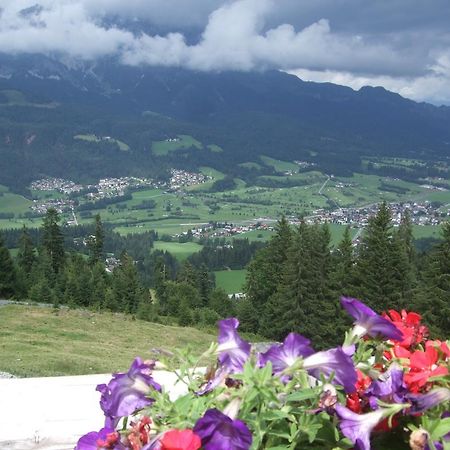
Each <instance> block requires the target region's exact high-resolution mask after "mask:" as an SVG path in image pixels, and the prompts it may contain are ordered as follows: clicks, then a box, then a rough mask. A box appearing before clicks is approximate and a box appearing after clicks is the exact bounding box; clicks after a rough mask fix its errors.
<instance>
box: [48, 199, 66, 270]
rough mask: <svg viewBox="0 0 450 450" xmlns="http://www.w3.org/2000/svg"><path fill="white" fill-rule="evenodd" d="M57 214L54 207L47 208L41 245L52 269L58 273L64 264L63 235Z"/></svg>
mask: <svg viewBox="0 0 450 450" xmlns="http://www.w3.org/2000/svg"><path fill="white" fill-rule="evenodd" d="M59 221H60V218H59V215H58V212H57V211H56V209H54V208H49V209H48V210H47V213H46V214H45V217H44V222H43V236H42V246H43V248H44V249H45V250H46V252H47V253H48V255H49V257H50V261H51V265H52V267H53V271H54V272H55V273H58V271H59V270H61V269H62V268H63V266H64V260H65V252H64V237H63V235H62V232H61V228H60V226H59Z"/></svg>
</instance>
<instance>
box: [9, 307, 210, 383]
mask: <svg viewBox="0 0 450 450" xmlns="http://www.w3.org/2000/svg"><path fill="white" fill-rule="evenodd" d="M0 319H1V324H2V327H1V329H0V370H1V371H6V372H9V373H12V374H15V375H17V376H21V377H32V376H56V375H82V374H94V373H110V372H114V371H123V370H126V369H127V368H128V367H129V366H130V363H131V361H132V360H133V358H134V357H135V356H141V357H143V358H144V359H148V358H150V357H152V353H151V349H158V348H161V349H165V350H169V351H172V350H174V349H177V348H183V347H185V346H187V345H189V346H191V347H192V349H193V350H194V352H195V353H197V354H200V353H201V352H203V351H204V350H206V349H207V348H208V346H209V344H210V342H211V341H214V340H215V339H216V337H215V336H213V335H211V334H207V333H206V332H203V331H200V330H196V329H193V328H179V327H173V326H165V325H159V324H155V323H149V322H143V321H140V320H132V318H131V317H130V316H125V315H123V314H114V313H106V312H104V313H94V312H90V311H84V310H73V311H71V310H65V309H63V310H59V311H58V312H54V311H53V310H52V309H51V308H37V307H32V306H23V305H9V306H6V307H2V308H0Z"/></svg>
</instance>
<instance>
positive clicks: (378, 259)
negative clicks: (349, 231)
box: [357, 202, 402, 311]
mask: <svg viewBox="0 0 450 450" xmlns="http://www.w3.org/2000/svg"><path fill="white" fill-rule="evenodd" d="M358 250H359V254H358V258H357V278H358V283H359V286H358V292H359V297H361V298H362V300H363V301H364V302H366V304H367V305H368V306H370V307H371V308H373V309H374V310H376V311H384V310H387V309H390V308H393V309H398V308H399V307H401V299H402V297H401V289H399V285H400V284H401V280H399V279H398V276H397V275H398V270H399V266H398V264H399V261H400V258H399V247H398V245H395V243H394V233H393V225H392V219H391V212H390V209H389V207H388V205H387V204H386V202H383V203H382V204H381V205H380V207H379V209H378V212H377V214H376V215H375V216H374V217H371V218H370V219H369V222H368V225H367V228H366V230H365V232H364V234H363V238H362V240H361V244H360V246H359V249H358Z"/></svg>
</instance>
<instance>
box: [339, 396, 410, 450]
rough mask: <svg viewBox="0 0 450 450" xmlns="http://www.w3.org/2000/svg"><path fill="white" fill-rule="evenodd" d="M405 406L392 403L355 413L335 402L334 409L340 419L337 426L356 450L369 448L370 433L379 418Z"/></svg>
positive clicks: (367, 449)
mask: <svg viewBox="0 0 450 450" xmlns="http://www.w3.org/2000/svg"><path fill="white" fill-rule="evenodd" d="M404 408H405V405H399V404H394V405H392V406H391V407H390V408H385V409H377V410H376V411H372V412H369V413H366V414H356V413H354V412H353V411H351V410H350V409H348V408H346V407H345V406H342V405H339V404H337V405H336V406H335V410H336V412H337V415H338V416H339V418H340V419H341V420H340V422H339V428H340V429H341V431H342V434H343V435H344V436H345V437H347V438H349V439H350V441H352V443H353V444H354V445H355V447H356V449H357V450H370V434H371V433H372V430H373V429H374V428H375V427H376V426H377V425H378V424H379V423H380V421H381V419H384V418H385V417H388V416H391V415H394V414H396V413H398V412H400V411H401V410H402V409H404Z"/></svg>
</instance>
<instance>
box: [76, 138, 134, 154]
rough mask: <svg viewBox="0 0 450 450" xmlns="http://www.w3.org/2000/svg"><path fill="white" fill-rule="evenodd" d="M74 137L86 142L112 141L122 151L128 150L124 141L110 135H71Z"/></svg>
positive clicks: (128, 147)
mask: <svg viewBox="0 0 450 450" xmlns="http://www.w3.org/2000/svg"><path fill="white" fill-rule="evenodd" d="M73 138H74V139H78V140H80V141H87V142H97V143H98V142H113V143H115V144H117V145H118V146H119V149H120V150H122V151H123V152H127V151H129V150H130V146H129V145H128V144H125V142H122V141H119V139H113V138H111V137H108V138H106V137H98V136H96V135H95V134H77V135H76V136H74V137H73Z"/></svg>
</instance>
